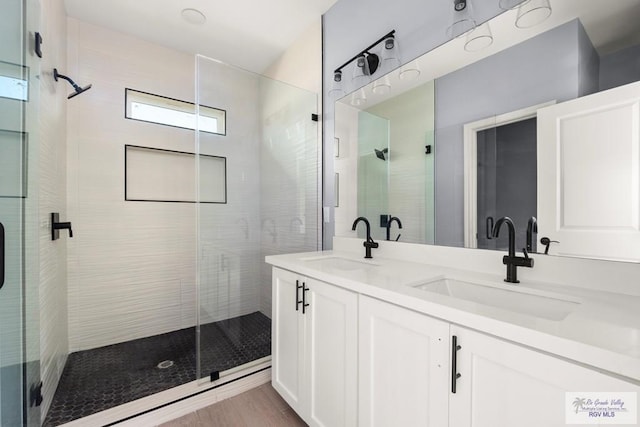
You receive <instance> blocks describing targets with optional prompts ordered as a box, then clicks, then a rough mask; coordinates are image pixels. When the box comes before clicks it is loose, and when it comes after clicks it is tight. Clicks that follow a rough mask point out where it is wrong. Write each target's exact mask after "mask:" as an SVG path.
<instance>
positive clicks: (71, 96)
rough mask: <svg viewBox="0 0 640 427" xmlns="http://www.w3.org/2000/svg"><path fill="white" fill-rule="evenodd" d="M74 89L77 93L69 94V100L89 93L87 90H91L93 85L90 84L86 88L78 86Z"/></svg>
mask: <svg viewBox="0 0 640 427" xmlns="http://www.w3.org/2000/svg"><path fill="white" fill-rule="evenodd" d="M73 88H74V89H75V90H76V91H75V92H73V93H70V94H69V96H67V99H71V98H73V97H74V96H76V95H80V94H81V93H82V92H84V91H87V90H89V89H91V85H90V84H89V85H87V86H85V87H80V86H78V85H75V86H73Z"/></svg>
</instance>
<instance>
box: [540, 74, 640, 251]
mask: <svg viewBox="0 0 640 427" xmlns="http://www.w3.org/2000/svg"><path fill="white" fill-rule="evenodd" d="M538 231H539V232H538V236H540V237H542V236H547V237H549V238H550V239H551V240H557V241H559V243H553V244H552V245H551V250H550V253H555V254H559V255H567V256H580V257H589V258H603V259H615V260H633V261H639V260H640V83H632V84H629V85H626V86H621V87H618V88H614V89H611V90H607V91H604V92H600V93H596V94H593V95H589V96H585V97H582V98H578V99H575V100H571V101H567V102H563V103H561V104H557V105H554V106H551V107H547V108H543V109H541V110H539V112H538Z"/></svg>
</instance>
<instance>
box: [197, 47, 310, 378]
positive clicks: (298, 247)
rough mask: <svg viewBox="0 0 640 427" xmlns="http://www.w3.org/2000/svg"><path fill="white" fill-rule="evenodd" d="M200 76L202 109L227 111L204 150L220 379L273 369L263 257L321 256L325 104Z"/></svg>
mask: <svg viewBox="0 0 640 427" xmlns="http://www.w3.org/2000/svg"><path fill="white" fill-rule="evenodd" d="M196 67H197V75H196V82H197V85H196V87H197V93H196V104H197V105H198V106H202V107H204V106H206V107H209V108H214V109H218V110H222V111H224V112H225V114H224V115H219V116H218V117H217V118H216V120H218V131H217V132H210V131H209V132H205V131H204V130H203V131H199V132H197V143H196V145H197V146H196V152H197V153H198V159H199V161H198V174H197V175H198V181H197V185H198V188H199V190H198V193H199V203H198V248H197V249H198V274H197V280H198V326H197V328H198V350H197V351H198V372H199V378H207V377H208V378H211V379H213V380H215V379H216V378H217V377H218V376H219V377H221V378H222V377H224V376H225V375H228V374H230V373H232V372H235V371H237V370H238V369H241V368H244V367H248V366H253V367H254V369H256V370H258V369H261V368H262V367H264V366H268V365H269V360H270V359H269V358H270V354H271V320H270V317H271V268H270V266H269V265H267V264H266V263H265V262H264V257H265V256H267V255H273V254H280V253H286V252H304V251H316V250H317V249H318V244H319V238H318V236H319V234H318V227H319V225H320V221H319V213H320V210H319V200H318V194H319V192H318V175H319V168H318V159H319V146H318V123H317V122H316V121H314V119H315V118H314V116H313V115H314V114H315V113H317V95H316V94H314V93H311V92H308V91H305V90H302V89H299V88H296V87H293V86H290V85H287V84H285V83H282V82H279V81H275V80H272V79H269V78H266V77H264V76H261V75H259V74H255V73H251V72H247V71H245V70H242V69H239V68H236V67H232V66H229V65H226V64H222V63H220V62H218V61H214V60H211V59H209V58H205V57H201V56H198V57H197V59H196ZM203 110H204V109H203ZM200 114H201V115H204V111H201V112H200ZM205 119H206V118H205ZM221 120H224V123H220V121H221Z"/></svg>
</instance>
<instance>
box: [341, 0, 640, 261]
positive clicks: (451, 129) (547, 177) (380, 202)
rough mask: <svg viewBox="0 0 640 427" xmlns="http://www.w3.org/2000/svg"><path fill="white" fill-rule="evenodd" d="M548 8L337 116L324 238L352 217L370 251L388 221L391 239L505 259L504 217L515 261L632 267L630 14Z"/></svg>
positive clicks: (638, 118) (436, 57)
mask: <svg viewBox="0 0 640 427" xmlns="http://www.w3.org/2000/svg"><path fill="white" fill-rule="evenodd" d="M523 4H524V3H523ZM551 6H552V9H553V10H552V14H551V16H550V17H549V18H548V19H546V20H545V21H544V22H542V23H541V24H538V25H536V26H534V27H531V28H525V29H522V28H517V27H516V26H515V21H516V17H517V13H518V11H517V9H514V10H510V11H506V12H504V13H502V14H501V15H499V16H497V17H495V18H494V19H492V20H490V21H488V22H487V23H485V24H483V25H482V26H480V27H477V29H476V30H475V34H480V33H482V34H484V35H485V36H486V34H487V33H486V30H487V26H488V27H489V28H490V31H491V32H490V33H489V34H492V43H491V44H490V45H489V46H487V47H484V48H483V49H481V50H478V51H473V52H470V51H467V50H465V46H466V47H467V49H468V48H469V41H470V40H471V39H472V38H473V34H474V33H468V34H466V35H463V36H461V37H459V38H456V39H453V40H451V41H450V42H448V43H446V44H445V45H442V46H440V47H438V48H436V49H434V50H432V51H430V52H428V53H426V54H425V55H423V56H422V57H420V58H417V59H416V60H414V61H412V62H409V63H407V64H405V65H404V66H403V67H401V68H399V69H396V70H394V71H392V72H390V73H388V74H386V75H384V76H381V77H378V76H375V75H374V77H378V79H377V80H375V81H373V82H371V83H370V84H369V85H367V86H365V87H364V88H362V89H359V90H358V91H356V92H354V93H352V94H348V95H347V96H345V97H344V98H342V99H340V100H338V101H337V102H336V106H335V107H336V108H335V136H336V143H337V144H339V150H336V153H338V154H337V155H336V158H335V171H336V174H337V175H338V176H340V177H339V183H338V185H339V188H337V193H336V194H337V195H339V200H337V203H336V205H337V206H338V207H336V210H335V221H336V235H339V236H340V235H342V236H352V235H353V232H352V231H351V224H352V222H353V220H354V219H355V218H356V217H357V216H366V217H367V218H369V220H370V222H371V225H372V234H373V238H374V239H378V240H384V239H386V238H387V227H385V225H386V223H387V222H388V219H389V217H390V216H395V217H398V218H399V219H400V220H401V222H402V229H399V228H398V225H397V224H396V223H395V222H394V223H393V224H392V225H391V227H390V231H389V239H390V240H396V238H398V237H399V241H403V242H412V243H425V244H436V245H445V246H460V247H468V248H484V249H496V250H505V249H506V246H507V240H506V238H505V236H506V230H503V231H502V232H501V233H500V237H499V238H497V239H496V238H493V237H492V234H491V232H490V224H491V221H492V220H493V221H494V222H495V220H497V219H498V218H500V217H502V216H509V217H511V218H512V219H513V220H514V223H515V225H516V229H517V237H516V245H517V246H516V247H517V248H518V249H519V250H520V248H523V247H529V249H530V251H531V252H538V253H544V252H545V251H547V252H548V254H550V255H562V256H576V257H586V258H598V259H611V260H619V261H632V262H638V261H640V212H639V210H640V195H639V193H640V190H639V189H640V154H639V153H640V141H639V140H640V135H639V132H638V126H639V124H640V113H639V106H640V86H639V85H640V83H637V81H638V80H639V79H640V27H638V25H637V22H639V20H640V1H638V0H619V1H616V2H608V1H606V0H562V1H558V0H556V1H553V0H552V2H551ZM474 47H477V46H474ZM345 75H350V74H349V73H348V72H347V73H345ZM531 218H536V219H537V221H536V223H534V222H533V220H532V219H531ZM536 226H537V230H538V233H535V232H534V230H535V229H536ZM528 228H529V229H530V230H531V232H530V233H527V229H528ZM358 232H359V233H361V231H360V230H359V231H358ZM360 237H362V236H360ZM527 237H529V239H527ZM543 237H546V238H547V239H548V240H547V241H549V242H550V243H549V244H541V243H540V240H541V239H542V238H543ZM528 240H530V241H528ZM545 243H546V241H545Z"/></svg>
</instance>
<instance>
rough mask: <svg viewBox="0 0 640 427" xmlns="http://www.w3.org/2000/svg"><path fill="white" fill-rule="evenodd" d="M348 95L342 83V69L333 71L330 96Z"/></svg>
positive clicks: (336, 97) (334, 97)
mask: <svg viewBox="0 0 640 427" xmlns="http://www.w3.org/2000/svg"><path fill="white" fill-rule="evenodd" d="M345 95H346V92H345V91H344V88H343V84H342V71H340V70H338V71H335V72H334V73H333V84H332V86H331V90H330V91H329V96H330V97H331V98H332V99H338V98H342V97H343V96H345Z"/></svg>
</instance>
